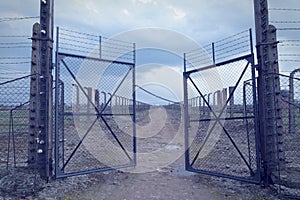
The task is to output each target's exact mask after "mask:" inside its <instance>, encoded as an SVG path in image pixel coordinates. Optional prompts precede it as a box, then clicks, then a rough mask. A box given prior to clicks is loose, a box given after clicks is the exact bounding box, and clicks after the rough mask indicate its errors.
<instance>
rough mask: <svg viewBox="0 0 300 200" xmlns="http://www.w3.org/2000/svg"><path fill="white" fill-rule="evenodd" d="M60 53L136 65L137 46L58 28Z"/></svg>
mask: <svg viewBox="0 0 300 200" xmlns="http://www.w3.org/2000/svg"><path fill="white" fill-rule="evenodd" d="M57 40H59V42H58V43H57V45H58V47H57V49H58V51H59V52H60V53H64V54H68V55H72V54H73V55H78V56H84V57H89V58H98V59H104V60H113V61H118V62H126V63H132V64H134V61H135V52H134V51H135V44H134V43H130V42H126V41H122V40H117V39H112V38H108V37H104V36H99V35H93V34H89V33H83V32H78V31H73V30H69V29H65V28H59V27H57Z"/></svg>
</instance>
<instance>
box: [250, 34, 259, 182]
mask: <svg viewBox="0 0 300 200" xmlns="http://www.w3.org/2000/svg"><path fill="white" fill-rule="evenodd" d="M249 35H250V50H251V55H252V56H251V60H250V62H251V77H252V80H251V81H252V102H253V114H254V128H255V130H254V131H255V150H256V169H257V170H256V173H257V176H256V177H257V179H258V181H260V180H261V146H260V145H261V143H260V130H259V113H258V102H257V100H258V99H257V91H256V77H255V67H256V66H255V63H254V49H253V45H254V44H253V36H252V29H251V28H250V29H249Z"/></svg>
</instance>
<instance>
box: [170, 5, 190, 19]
mask: <svg viewBox="0 0 300 200" xmlns="http://www.w3.org/2000/svg"><path fill="white" fill-rule="evenodd" d="M168 8H169V9H171V10H172V11H173V12H174V18H175V19H176V20H179V19H182V18H184V17H185V16H186V13H185V12H184V11H183V10H182V9H180V8H176V7H174V6H168Z"/></svg>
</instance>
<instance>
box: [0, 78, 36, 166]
mask: <svg viewBox="0 0 300 200" xmlns="http://www.w3.org/2000/svg"><path fill="white" fill-rule="evenodd" d="M31 77H32V76H25V77H21V78H18V79H15V80H10V81H7V82H3V83H0V137H1V139H0V148H1V150H0V154H1V156H0V157H1V165H0V166H1V168H5V167H6V168H10V167H20V166H27V160H28V148H27V144H28V142H27V137H28V127H29V87H30V78H31Z"/></svg>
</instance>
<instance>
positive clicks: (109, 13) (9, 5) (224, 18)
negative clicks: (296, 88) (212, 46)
mask: <svg viewBox="0 0 300 200" xmlns="http://www.w3.org/2000/svg"><path fill="white" fill-rule="evenodd" d="M269 7H273V8H300V1H299V0H285V1H282V0H270V2H269ZM0 13H1V14H0V18H4V17H22V16H38V15H39V1H33V0H22V1H20V0H9V1H1V2H0ZM253 13H254V11H253V0H186V1H182V0H56V1H55V13H54V16H55V26H61V27H64V28H68V29H72V30H76V31H82V32H86V33H92V34H96V35H104V36H107V37H113V36H115V35H120V34H122V33H124V32H125V33H126V32H128V31H133V30H135V29H145V28H149V27H150V28H153V27H155V28H159V29H163V30H169V31H174V32H176V33H178V34H180V35H182V36H184V37H186V38H189V39H190V40H191V41H194V42H195V43H197V44H198V45H200V46H203V45H207V44H209V43H211V42H213V41H217V40H220V39H222V38H224V37H227V36H230V35H233V34H235V33H238V32H241V31H243V30H247V29H249V28H252V29H254V14H253ZM270 15H271V16H272V17H273V18H274V19H275V20H285V18H284V16H288V17H289V18H292V17H294V16H293V15H288V14H287V13H284V12H281V13H276V12H271V11H270ZM298 19H299V15H298ZM293 20H297V19H293ZM35 21H37V19H30V20H22V21H6V22H0V35H9V34H11V35H31V29H32V24H33V23H34V22H35ZM282 34H283V35H284V33H282ZM283 37H284V36H283ZM148 38H149V37H148ZM130 39H131V40H135V39H134V38H130ZM152 39H153V38H152ZM172 39H173V40H172ZM143 40H144V41H145V40H146V39H145V38H143V37H141V38H140V39H137V41H138V42H139V41H143ZM137 41H130V42H137ZM158 41H160V40H158ZM2 42H3V40H2ZM138 42H137V46H139V43H138ZM176 42H177V41H176V39H174V38H170V39H169V40H165V43H168V44H170V45H171V44H172V43H176ZM0 51H2V52H1V54H2V55H6V54H7V52H6V54H5V53H3V49H0ZM183 51H184V50H183ZM173 53H174V52H173ZM180 53H181V52H180ZM25 54H26V55H25V56H30V51H28V52H27V53H25ZM28 54H29V55H28ZM143 54H147V55H148V57H147V58H146V57H145V58H144V59H142V58H137V59H138V61H139V62H140V63H138V64H140V65H142V64H143V65H144V66H145V64H147V63H146V61H147V62H149V63H151V62H153V63H156V65H153V66H156V67H153V68H152V69H151V67H149V65H146V66H147V68H149V70H148V71H153V70H154V71H155V70H156V73H157V72H159V71H160V69H162V68H163V66H164V65H167V63H166V62H165V59H164V60H163V59H160V58H159V56H157V57H156V59H155V58H154V57H153V60H151V58H149V55H150V54H151V53H150V52H148V53H145V52H142V51H141V53H140V55H143ZM153 55H155V54H153ZM141 57H142V56H141ZM179 57H180V56H179ZM175 60H176V59H175ZM179 65H182V62H181V60H180V59H177V60H176V62H171V61H170V63H169V67H171V68H172V67H175V69H174V70H175V71H178V72H180V70H178V69H176V67H179ZM10 67H11V68H12V69H14V70H23V71H28V69H29V68H28V69H24V68H22V69H20V66H10ZM180 67H182V66H180ZM5 68H6V66H4V65H0V69H2V70H3V69H5ZM150 69H151V70H150ZM142 71H145V70H142ZM162 71H165V69H164V70H162ZM150 76H151V74H149V77H150ZM151 81H152V82H153V80H151ZM146 82H147V81H146ZM146 82H145V83H144V82H142V81H141V82H140V84H144V85H147V83H146Z"/></svg>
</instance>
